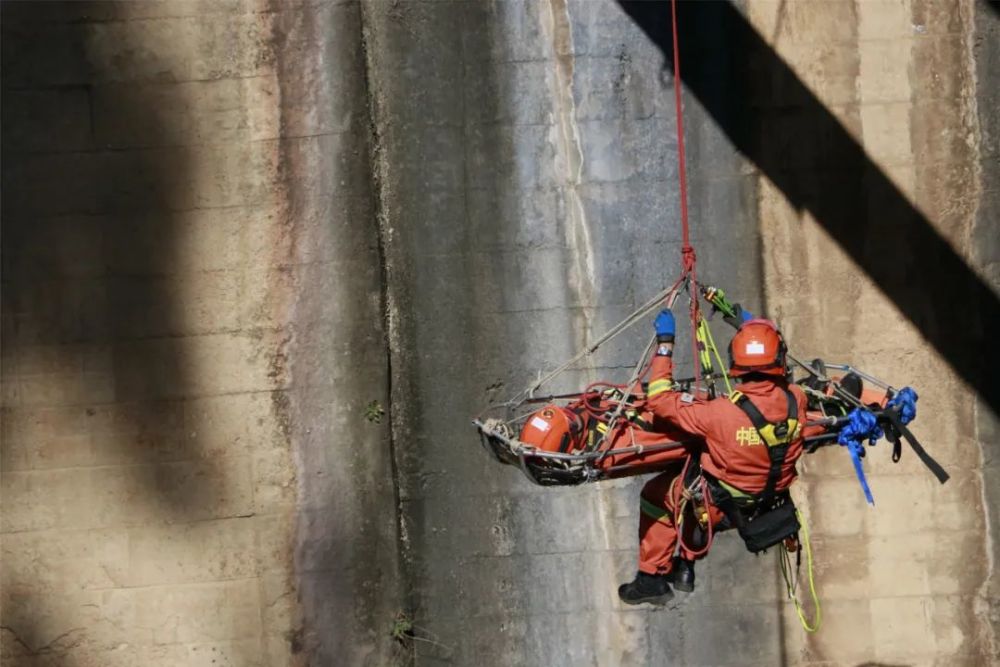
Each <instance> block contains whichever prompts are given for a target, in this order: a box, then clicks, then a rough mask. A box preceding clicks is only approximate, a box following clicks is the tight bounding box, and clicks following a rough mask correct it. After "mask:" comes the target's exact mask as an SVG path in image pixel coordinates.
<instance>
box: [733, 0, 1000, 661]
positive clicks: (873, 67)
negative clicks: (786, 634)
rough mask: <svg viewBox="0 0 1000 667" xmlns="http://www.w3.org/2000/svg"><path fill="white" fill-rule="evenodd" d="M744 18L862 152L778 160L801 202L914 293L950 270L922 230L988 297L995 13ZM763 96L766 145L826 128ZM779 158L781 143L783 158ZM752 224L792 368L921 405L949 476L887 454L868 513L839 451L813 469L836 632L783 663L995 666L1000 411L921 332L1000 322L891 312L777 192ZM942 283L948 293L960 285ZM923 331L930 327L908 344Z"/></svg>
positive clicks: (838, 7) (933, 311) (798, 645)
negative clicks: (874, 386)
mask: <svg viewBox="0 0 1000 667" xmlns="http://www.w3.org/2000/svg"><path fill="white" fill-rule="evenodd" d="M748 8H749V18H750V19H751V20H752V22H753V24H754V25H755V26H756V28H757V29H758V30H759V32H760V33H761V34H762V35H763V36H764V37H765V38H766V39H767V41H768V42H769V43H770V44H771V45H772V46H773V47H774V48H775V49H776V51H777V52H778V54H779V55H780V56H781V57H782V58H784V59H785V60H786V61H787V62H788V64H789V65H790V67H791V68H792V69H793V70H794V71H795V72H796V73H797V74H798V75H799V76H800V77H801V79H802V80H803V81H804V82H805V83H806V85H807V86H808V87H809V88H810V89H811V90H812V91H813V92H814V93H815V94H816V95H817V96H818V98H819V99H820V100H821V101H822V102H823V103H824V105H825V106H826V108H827V109H829V110H830V111H831V112H832V113H833V114H834V115H835V117H836V119H837V121H839V122H840V123H841V124H842V125H843V126H844V127H845V128H847V130H848V132H849V134H850V135H851V136H852V137H854V138H855V139H856V140H857V141H858V142H859V143H860V144H861V145H862V146H863V147H864V150H865V152H866V154H867V156H868V158H869V159H870V160H871V163H870V164H869V165H867V166H864V165H860V164H859V163H857V162H856V161H855V160H854V159H853V156H852V155H851V153H850V152H849V151H840V152H831V153H832V154H831V155H829V156H828V158H827V159H825V160H823V161H822V162H821V163H818V162H815V161H811V160H809V159H808V158H809V156H810V155H812V156H815V155H816V153H815V152H811V151H801V152H798V153H797V154H796V153H795V152H792V153H791V155H789V154H787V153H786V154H784V155H782V156H781V157H787V159H788V161H789V167H791V168H795V169H796V178H798V179H800V181H801V182H802V183H804V184H805V185H804V186H803V187H805V188H815V189H822V188H833V189H834V191H835V192H840V193H842V195H843V196H844V198H845V201H844V203H843V211H845V212H846V213H847V215H852V214H853V215H855V216H857V219H858V220H863V221H864V223H863V224H858V225H857V229H856V232H855V233H856V234H858V235H860V236H862V237H865V238H867V239H868V240H867V241H866V247H867V248H869V249H870V250H871V251H872V253H874V254H879V255H880V256H881V257H882V260H881V261H882V262H884V263H885V265H887V266H890V267H891V266H896V267H897V268H898V271H899V275H900V278H901V279H902V280H907V279H909V280H910V281H911V282H912V283H914V284H916V283H919V282H921V278H920V275H919V272H932V273H931V274H930V275H935V274H934V273H933V272H935V271H939V268H938V266H937V261H938V258H937V257H934V256H929V255H928V254H927V252H926V250H927V249H926V247H922V246H921V245H920V243H919V241H918V240H917V239H918V238H919V236H920V235H919V233H918V228H919V227H920V226H921V225H923V224H929V225H930V226H931V227H932V228H933V229H934V230H935V232H936V233H937V234H939V235H940V236H941V237H942V238H943V239H945V240H946V242H947V243H948V244H950V246H951V247H952V248H954V249H955V250H956V251H957V252H958V253H959V254H960V255H961V257H962V258H963V259H964V260H965V261H966V262H967V263H969V264H970V265H971V266H973V267H976V270H978V271H980V272H981V273H982V274H984V275H985V277H986V278H987V280H990V281H991V282H992V285H993V289H994V293H995V291H996V286H997V276H996V275H995V270H994V269H993V268H991V266H992V264H995V259H993V258H994V257H995V251H996V236H997V234H996V222H995V219H994V220H993V222H992V223H984V222H983V220H984V218H983V215H984V213H985V212H986V211H989V210H995V177H994V178H991V177H990V176H989V175H988V174H987V173H986V172H984V171H982V167H981V166H980V165H985V164H987V163H989V164H990V165H992V163H993V162H994V161H995V157H994V158H991V157H990V156H995V154H996V137H995V135H993V134H992V132H993V130H992V129H988V128H986V127H984V126H983V125H981V123H994V122H995V118H994V116H995V106H994V107H991V106H990V105H989V98H988V95H989V93H988V92H987V91H989V90H991V89H992V86H995V81H994V80H993V79H992V78H990V75H985V78H984V71H985V69H984V68H985V67H988V65H986V63H990V62H993V63H995V55H990V49H992V48H993V47H994V46H995V39H993V41H992V42H991V40H990V36H989V35H990V33H994V32H995V30H996V16H995V15H994V14H993V13H992V11H991V10H990V9H989V8H988V7H987V6H986V5H985V3H972V2H948V3H938V2H921V1H918V0H914V1H903V2H879V1H876V2H858V3H809V2H789V3H781V2H772V3H768V2H760V3H756V2H755V3H753V4H752V5H749V6H748ZM984 30H985V31H986V34H983V31H984ZM994 37H995V35H994ZM990 44H992V45H993V46H990ZM977 67H978V76H979V77H980V78H979V80H978V85H977ZM995 73H996V70H995V68H994V69H993V75H992V76H994V77H995ZM762 92H763V91H762ZM767 92H769V93H770V97H769V98H764V97H763V96H762V97H761V99H762V100H765V101H763V102H762V103H761V105H762V107H763V111H762V113H761V116H762V117H763V118H765V119H769V118H771V119H774V122H772V123H767V122H766V121H765V123H764V125H763V131H764V135H765V136H769V135H770V136H773V135H775V134H785V135H786V136H789V137H793V138H794V137H795V133H796V130H799V131H802V132H805V133H808V132H809V131H810V128H812V127H815V126H816V121H815V118H813V117H812V116H811V115H810V109H809V108H808V105H806V104H802V103H801V100H797V99H789V97H788V96H787V94H786V93H787V90H783V89H781V88H779V87H776V88H771V89H770V90H769V91H767ZM984 96H986V97H984ZM982 101H986V104H985V105H984V104H982ZM769 107H770V108H771V109H776V110H777V109H780V113H778V112H771V113H769V112H768V110H769V109H768V108H769ZM981 119H985V120H981ZM789 128H791V129H789ZM800 138H805V137H804V135H803V136H802V137H800ZM822 139H823V138H822V137H821V138H820V140H822ZM793 140H794V139H793ZM785 149H787V144H785V143H784V142H774V143H773V147H772V149H771V150H773V151H779V150H785ZM796 156H797V157H798V158H799V159H798V160H796ZM775 159H776V160H777V159H781V158H779V157H777V156H775ZM859 167H860V168H859ZM988 169H992V167H988ZM875 170H880V171H881V172H882V173H884V174H886V175H887V176H888V177H889V179H890V180H891V183H892V184H893V185H894V186H895V187H896V188H898V190H899V192H900V193H902V196H903V197H905V199H906V201H908V202H910V203H912V205H913V206H914V207H915V209H916V210H915V213H913V214H908V212H907V211H906V210H905V208H904V207H902V206H899V205H897V204H896V203H894V202H892V201H886V200H885V199H883V198H880V197H878V196H877V195H876V193H877V192H882V191H883V190H882V189H875V188H871V187H869V184H870V183H872V182H873V176H874V174H875ZM758 208H759V215H760V220H761V231H762V236H763V239H764V253H765V289H766V292H767V301H768V304H769V306H770V307H771V313H772V315H774V316H775V317H777V318H778V319H779V321H780V322H781V324H782V325H783V327H784V330H785V332H786V334H787V335H788V336H789V337H790V338H791V340H792V341H794V346H795V349H796V350H797V351H799V352H800V354H801V355H804V356H806V357H811V356H813V355H820V354H823V355H828V357H829V358H833V359H836V358H851V359H854V360H855V362H856V363H857V364H858V365H860V367H862V368H865V369H869V370H870V372H872V373H874V374H876V375H879V376H882V377H885V378H887V379H889V380H890V381H891V382H894V383H898V384H902V383H907V384H912V385H913V386H914V387H916V388H918V390H919V392H920V404H919V406H920V412H921V414H922V415H923V419H921V421H920V423H919V428H918V429H917V433H918V435H919V437H920V438H921V439H922V440H923V442H924V443H925V444H927V445H928V446H929V447H931V448H932V449H933V452H934V455H935V456H936V457H937V458H938V459H939V460H940V461H941V462H942V463H943V464H944V465H945V466H946V467H947V468H948V470H949V472H950V473H951V474H952V479H951V481H950V482H949V483H948V484H947V485H946V486H943V487H942V486H939V485H938V484H937V483H936V482H935V481H934V480H933V478H932V477H931V476H930V475H929V474H928V472H927V471H926V470H925V469H924V468H923V466H922V465H921V464H920V463H919V462H918V461H917V459H916V457H915V456H913V455H912V452H910V451H904V453H903V458H902V461H901V463H900V464H898V465H893V464H892V462H891V461H890V460H889V452H888V451H877V450H875V451H873V452H871V455H870V456H869V457H868V469H869V471H870V482H871V486H872V489H873V491H874V494H875V499H876V507H875V508H868V507H865V505H864V504H862V503H861V502H859V501H860V492H859V490H858V487H857V482H856V481H855V479H854V473H853V471H852V469H851V465H850V463H849V460H848V458H847V457H845V456H844V455H843V452H839V451H835V450H830V451H825V452H822V453H820V454H817V455H816V456H814V457H810V458H808V459H807V461H806V463H805V464H804V465H803V466H802V470H803V472H804V475H803V484H801V485H800V489H799V490H800V495H801V497H802V500H803V503H802V504H803V505H805V506H806V507H807V508H808V509H809V512H810V514H811V515H812V517H813V521H814V536H815V544H816V549H817V551H818V553H819V554H820V559H821V560H820V563H821V564H820V569H819V574H820V584H821V587H822V591H823V598H824V622H825V628H824V629H823V631H822V633H818V634H816V635H814V636H811V637H804V636H801V635H797V634H793V635H790V641H789V649H790V652H792V654H793V655H797V656H799V657H800V659H802V660H803V661H807V662H808V661H815V662H817V663H819V662H822V661H834V662H836V663H837V664H844V663H847V664H850V663H852V662H854V663H857V662H864V661H866V660H874V661H876V662H879V663H890V664H969V665H973V664H986V663H991V662H992V661H995V660H996V659H997V653H996V651H997V648H996V644H995V643H994V642H995V637H994V632H995V624H996V616H995V611H994V612H992V613H991V612H990V611H989V608H990V607H991V606H995V600H996V593H995V590H996V583H995V575H994V573H993V571H992V563H993V557H994V556H995V549H996V547H995V543H994V542H993V539H994V538H993V537H992V536H991V535H990V534H989V533H988V532H987V530H986V528H987V525H988V522H989V521H990V520H991V519H990V516H991V514H992V513H993V512H995V510H996V504H995V499H993V498H992V495H993V491H989V493H988V496H989V497H990V498H991V499H990V500H988V505H987V507H986V508H985V509H986V510H987V511H986V512H985V513H984V512H983V511H982V510H983V509H984V507H983V498H984V495H983V494H984V483H985V482H986V480H987V479H989V477H984V469H983V467H982V466H983V461H984V460H986V461H990V460H992V458H993V456H994V454H993V452H992V450H994V449H995V446H996V445H995V439H996V438H995V431H994V432H993V434H992V435H990V433H989V431H987V430H986V427H985V426H984V425H985V424H986V423H987V422H988V421H989V420H990V419H991V417H990V410H991V408H990V406H989V404H988V403H987V402H986V401H985V400H977V398H976V396H975V393H974V392H973V391H971V390H970V387H969V384H974V382H975V380H976V379H977V378H971V377H968V376H966V377H964V378H963V377H962V376H961V375H960V374H959V373H958V372H956V370H955V367H953V366H951V365H949V357H950V356H951V355H955V354H957V353H959V352H960V351H955V350H941V351H937V350H935V349H933V348H932V347H931V346H930V345H928V344H927V342H926V337H927V336H928V334H929V333H930V332H929V331H928V330H927V329H928V328H937V327H942V328H945V329H947V327H949V326H953V327H957V326H960V324H961V323H960V322H957V321H954V320H950V319H947V318H946V316H945V313H948V312H949V309H950V308H953V307H957V308H964V309H967V311H966V312H969V313H970V314H971V315H973V316H974V315H975V314H977V313H978V311H979V310H981V311H982V312H983V314H984V317H993V316H995V315H996V313H995V311H994V312H993V313H992V314H990V311H991V310H992V307H991V305H990V304H989V303H980V302H975V301H969V300H968V299H967V297H965V296H963V295H962V294H959V293H954V295H953V297H951V298H952V299H953V301H952V302H951V303H941V302H935V301H927V302H926V303H925V304H924V307H923V309H922V310H923V311H924V312H923V313H917V315H916V316H914V311H913V310H912V309H910V308H908V307H907V304H906V303H902V302H899V301H896V302H894V301H893V300H892V299H890V298H889V296H888V294H887V293H886V291H884V290H885V289H886V288H885V285H883V284H880V283H877V282H873V281H870V280H859V273H862V272H863V271H865V270H866V268H865V265H864V264H863V263H861V266H859V262H858V261H857V257H856V256H854V257H852V256H850V255H849V254H848V253H847V251H846V249H845V244H844V243H843V239H841V238H839V237H837V236H836V235H834V234H831V233H830V231H829V226H828V223H825V222H824V221H822V220H818V219H817V218H816V217H815V216H814V215H812V214H811V213H810V212H809V211H802V210H796V209H795V207H793V206H792V204H791V203H789V201H788V199H787V198H786V197H785V195H784V193H783V192H781V191H780V190H779V189H778V188H776V187H775V186H774V184H773V182H772V181H771V180H770V179H768V178H766V177H765V178H762V179H761V197H760V200H759V203H758ZM987 215H988V214H987ZM984 224H989V225H991V227H992V231H991V232H985V231H984ZM987 237H988V239H987ZM938 275H939V280H942V281H944V282H946V283H947V282H949V281H951V280H953V279H955V278H956V277H955V276H950V275H940V274H938ZM914 317H915V318H916V319H914ZM908 318H909V319H908ZM921 318H922V319H923V323H924V326H923V327H919V326H915V322H917V321H920V320H921ZM983 331H985V329H984V330H983ZM970 333H971V335H972V336H973V337H974V338H976V339H978V340H981V341H982V342H984V343H985V340H983V339H982V338H979V337H978V336H982V335H983V333H978V335H977V332H964V333H962V334H957V335H962V336H964V335H968V334H970ZM957 340H958V339H957V338H956V341H957ZM987 340H988V339H987ZM969 353H970V354H977V353H979V354H983V351H982V350H977V351H969ZM986 354H989V353H986ZM952 358H953V357H952ZM986 359H988V356H987V357H984V358H983V362H985V360H986ZM983 362H981V363H983ZM977 414H978V420H979V421H978V422H977ZM985 472H986V474H987V475H989V474H991V473H990V472H989V471H988V470H987V471H985ZM991 486H995V484H993V485H987V487H986V488H987V489H989V488H990V487H991ZM992 521H993V522H995V521H996V519H995V517H993V518H992ZM994 534H995V533H994ZM991 617H992V621H991ZM991 622H992V624H993V628H991V626H990V623H991ZM987 656H989V657H987Z"/></svg>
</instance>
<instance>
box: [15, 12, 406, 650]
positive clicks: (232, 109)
mask: <svg viewBox="0 0 1000 667" xmlns="http://www.w3.org/2000/svg"><path fill="white" fill-rule="evenodd" d="M360 35H361V30H360V15H359V8H358V6H357V5H356V4H354V5H350V4H348V5H339V4H335V3H317V4H313V3H286V2H280V3H274V5H273V6H269V5H267V4H266V3H255V2H142V3H138V2H121V3H27V4H15V3H4V5H3V190H4V200H3V216H4V227H3V251H4V252H3V261H4V264H3V388H4V401H3V405H4V431H3V449H2V453H3V458H2V464H3V480H2V483H3V517H2V519H3V520H2V531H3V573H2V588H3V591H2V593H3V597H2V612H3V621H2V623H3V635H2V643H3V646H2V650H3V657H2V661H3V663H4V664H10V665H22V664H23V665H28V664H32V665H34V664H39V665H64V666H66V665H68V666H74V665H101V666H107V665H128V666H135V665H201V664H204V665H209V664H212V665H222V664H233V665H282V664H292V663H293V662H295V661H296V659H297V658H298V659H299V661H300V662H305V661H306V660H305V656H311V658H312V660H313V664H334V663H335V662H336V660H337V659H343V660H345V661H346V662H347V663H349V664H364V663H365V662H366V661H369V662H370V663H371V664H384V663H385V661H386V660H388V659H390V658H391V657H392V653H393V651H394V650H395V648H394V647H393V646H392V645H391V641H390V640H389V638H388V626H389V622H390V621H391V619H392V617H393V614H394V612H395V609H397V608H398V606H399V605H398V604H397V603H395V602H391V601H390V602H388V603H387V606H386V608H383V607H382V606H380V604H378V603H376V602H374V601H373V600H375V599H376V598H377V599H379V600H381V599H390V600H391V598H392V593H391V590H392V589H393V588H394V586H395V585H396V582H397V581H398V578H397V577H396V576H395V575H394V570H393V568H394V563H395V544H396V542H397V540H396V536H395V521H394V520H393V518H392V517H393V516H394V514H393V512H394V507H395V502H394V500H393V496H392V476H391V474H390V470H391V466H390V465H389V463H390V460H391V459H390V458H389V457H388V454H387V452H382V451H381V450H380V448H383V447H384V445H385V438H384V427H378V426H375V425H373V424H371V423H368V422H367V421H365V419H364V404H365V403H366V402H368V401H372V400H381V401H382V402H383V403H384V402H385V397H384V393H385V387H386V384H385V376H386V357H385V354H384V349H385V346H384V342H383V340H382V335H381V333H380V319H381V307H380V298H381V297H380V293H381V291H380V290H381V288H380V278H379V268H378V267H379V262H378V258H377V234H375V227H374V223H373V217H372V210H373V202H372V198H371V190H370V188H369V185H368V183H369V180H368V176H369V169H368V159H367V142H366V136H367V128H368V125H369V122H368V117H367V105H366V104H365V103H364V100H365V98H366V96H365V93H364V68H363V66H362V64H363V61H362V59H361V58H360V56H359V55H358V53H359V51H360ZM293 452H294V453H295V455H294V457H293ZM296 464H298V467H299V468H300V469H301V470H302V473H301V474H299V475H298V485H296V474H295V469H296ZM385 517H387V519H386V520H383V518H385ZM296 529H297V531H296ZM296 532H297V534H298V539H297V540H296V539H295V534H296ZM386 591H390V592H386ZM299 602H301V608H302V610H303V613H304V614H305V615H306V616H307V617H308V621H309V622H308V623H305V624H303V623H302V622H301V618H300V614H299V612H298V611H297V608H298V606H299V604H298V603H299ZM376 632H377V636H376Z"/></svg>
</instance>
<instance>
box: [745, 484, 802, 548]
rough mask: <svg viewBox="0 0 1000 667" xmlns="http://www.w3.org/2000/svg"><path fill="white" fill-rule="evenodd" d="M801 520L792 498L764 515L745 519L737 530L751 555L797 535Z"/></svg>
mask: <svg viewBox="0 0 1000 667" xmlns="http://www.w3.org/2000/svg"><path fill="white" fill-rule="evenodd" d="M800 527H801V526H800V525H799V519H798V517H797V516H796V513H795V503H793V502H792V499H791V498H786V499H785V502H783V503H781V504H780V505H777V506H775V507H772V508H771V509H769V510H768V511H766V512H764V513H763V514H758V515H757V516H755V517H753V518H751V519H746V518H745V519H744V520H743V521H741V522H739V523H738V524H737V530H738V531H739V533H740V537H742V538H743V542H744V543H745V544H746V547H747V550H748V551H749V552H750V553H755V554H756V553H760V552H761V551H764V550H765V549H768V548H770V547H773V546H774V545H775V544H779V543H781V542H783V541H784V540H785V539H787V538H789V537H792V536H794V535H797V534H798V532H799V528H800Z"/></svg>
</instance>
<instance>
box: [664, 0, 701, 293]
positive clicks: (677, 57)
mask: <svg viewBox="0 0 1000 667" xmlns="http://www.w3.org/2000/svg"><path fill="white" fill-rule="evenodd" d="M670 26H671V28H672V30H673V35H674V105H675V106H676V109H677V162H678V174H679V176H680V181H681V231H682V233H683V245H682V246H681V257H682V260H683V262H684V275H687V274H688V273H691V272H693V271H694V265H695V259H696V258H695V254H694V248H693V247H692V246H691V234H690V230H689V226H688V200H687V160H686V159H685V155H684V114H683V104H682V103H681V50H680V42H679V40H678V39H677V0H670Z"/></svg>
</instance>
